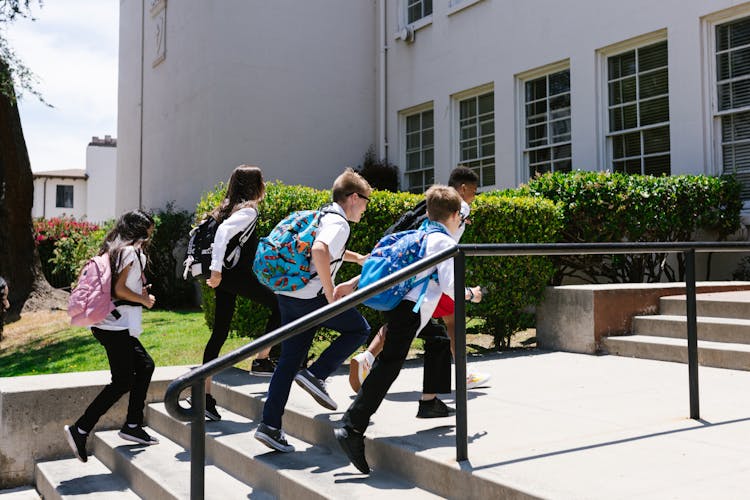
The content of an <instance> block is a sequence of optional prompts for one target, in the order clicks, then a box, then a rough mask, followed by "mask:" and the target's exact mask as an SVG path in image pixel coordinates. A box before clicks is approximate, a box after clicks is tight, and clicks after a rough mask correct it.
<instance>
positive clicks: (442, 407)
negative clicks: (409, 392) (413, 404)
mask: <svg viewBox="0 0 750 500" xmlns="http://www.w3.org/2000/svg"><path fill="white" fill-rule="evenodd" d="M454 413H456V410H454V409H453V408H451V407H449V406H448V405H446V404H445V403H443V402H442V401H440V400H439V399H438V398H434V399H430V400H428V401H421V400H420V401H419V411H417V418H441V417H450V416H451V415H453V414H454Z"/></svg>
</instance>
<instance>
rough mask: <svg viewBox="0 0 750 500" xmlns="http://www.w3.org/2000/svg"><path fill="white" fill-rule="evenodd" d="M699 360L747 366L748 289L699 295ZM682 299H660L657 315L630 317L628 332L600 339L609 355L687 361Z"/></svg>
mask: <svg viewBox="0 0 750 500" xmlns="http://www.w3.org/2000/svg"><path fill="white" fill-rule="evenodd" d="M696 307H697V314H698V315H697V324H698V360H699V363H700V364H701V365H704V366H713V367H717V368H730V369H735V370H750V291H744V292H742V291H741V292H737V291H733V292H717V293H703V294H698V295H697V298H696ZM685 309H686V298H685V296H684V295H672V296H667V297H661V298H660V299H659V314H658V315H652V316H636V317H634V318H633V334H632V335H625V336H611V337H606V338H604V339H603V340H602V347H603V349H604V350H605V351H606V352H608V353H609V354H615V355H619V356H628V357H635V358H646V359H656V360H661V361H676V362H680V363H687V317H686V316H685Z"/></svg>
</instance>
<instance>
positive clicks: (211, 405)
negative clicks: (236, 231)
mask: <svg viewBox="0 0 750 500" xmlns="http://www.w3.org/2000/svg"><path fill="white" fill-rule="evenodd" d="M206 418H207V419H209V420H213V421H214V422H217V421H219V420H221V415H219V412H218V411H216V400H215V399H214V397H213V396H212V395H210V394H206Z"/></svg>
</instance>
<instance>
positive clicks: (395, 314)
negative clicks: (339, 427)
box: [343, 300, 451, 433]
mask: <svg viewBox="0 0 750 500" xmlns="http://www.w3.org/2000/svg"><path fill="white" fill-rule="evenodd" d="M413 307H414V302H411V301H408V300H404V301H401V303H400V304H399V305H398V306H397V307H396V308H395V309H393V310H392V311H388V312H386V313H385V316H386V320H387V323H386V325H387V328H388V332H387V334H386V336H385V342H384V344H383V351H382V352H381V353H380V356H378V357H377V358H376V359H375V363H374V364H373V366H372V369H371V370H370V374H369V375H368V376H367V378H366V379H365V381H364V383H363V384H362V388H361V389H360V390H359V393H357V397H356V398H355V399H354V402H353V403H352V404H351V406H350V407H349V409H348V410H347V411H346V413H345V414H344V418H343V422H344V425H346V426H348V427H350V428H352V429H354V430H356V431H358V432H362V433H364V431H365V429H367V425H368V424H369V422H370V417H371V416H372V415H373V414H374V413H375V412H376V411H377V410H378V408H379V407H380V404H381V403H382V402H383V399H385V396H386V394H388V390H389V389H390V388H391V385H392V384H393V382H394V381H395V380H396V378H397V377H398V374H399V372H400V371H401V367H402V366H403V365H404V360H405V359H406V355H407V354H408V353H409V347H410V346H411V342H412V340H414V335H415V333H416V332H417V329H418V328H419V324H420V317H419V313H414V312H412V308H413ZM427 335H428V337H430V338H432V339H431V340H430V341H429V342H425V364H424V383H425V385H424V388H423V390H424V392H427V393H442V392H450V376H451V375H450V369H451V365H450V344H449V343H448V344H446V343H445V342H443V341H440V340H437V339H435V338H434V337H436V335H434V333H432V332H427ZM446 340H447V337H446ZM428 345H429V346H430V348H429V349H428ZM441 346H442V347H441ZM446 349H447V354H445V353H444V352H443V351H445V350H446ZM441 353H442V354H441ZM446 382H447V383H446Z"/></svg>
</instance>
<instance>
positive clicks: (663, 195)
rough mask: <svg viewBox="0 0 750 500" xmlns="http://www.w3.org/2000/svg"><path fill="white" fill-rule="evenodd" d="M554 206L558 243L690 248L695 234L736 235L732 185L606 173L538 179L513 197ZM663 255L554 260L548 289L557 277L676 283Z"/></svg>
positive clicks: (729, 180)
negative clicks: (560, 219)
mask: <svg viewBox="0 0 750 500" xmlns="http://www.w3.org/2000/svg"><path fill="white" fill-rule="evenodd" d="M514 193H515V194H517V195H521V196H528V195H531V196H536V197H543V198H547V199H550V200H553V201H556V202H559V203H560V206H561V208H562V210H563V213H564V217H565V223H564V227H563V229H562V233H561V240H560V241H564V242H571V243H578V242H623V241H690V240H692V239H693V238H694V237H695V234H696V231H697V230H698V229H702V230H707V231H711V232H713V233H715V234H716V237H717V239H718V240H723V239H726V238H727V236H729V235H730V234H732V233H734V232H735V231H737V229H738V228H739V222H740V221H739V214H740V209H741V207H742V202H741V200H740V197H739V183H738V182H737V181H736V180H735V179H734V178H733V177H710V176H705V175H678V176H671V177H667V176H663V177H652V176H644V175H627V174H619V173H609V172H583V171H575V172H571V173H554V174H549V173H548V174H544V175H541V176H538V177H536V178H534V179H532V180H531V181H530V182H529V184H528V185H527V186H522V187H521V188H519V189H517V190H514ZM677 260H678V268H677V269H676V270H675V269H674V268H673V266H672V265H670V263H669V262H668V261H667V259H666V254H641V255H615V256H598V255H591V256H583V257H575V256H570V257H560V258H559V262H560V266H561V267H560V269H559V270H558V273H557V275H556V278H555V283H560V282H561V281H562V279H563V278H564V277H565V276H569V277H575V278H577V279H579V280H582V281H585V282H589V283H599V282H615V283H620V282H622V283H639V282H658V281H663V280H669V281H677V280H682V279H684V264H683V262H682V255H678V259H677Z"/></svg>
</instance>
